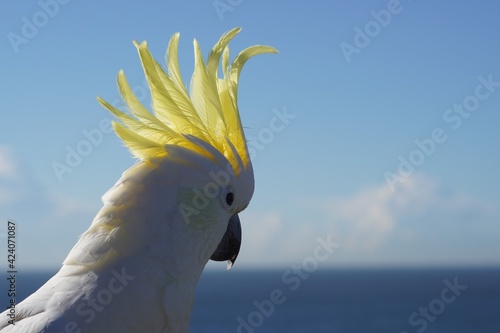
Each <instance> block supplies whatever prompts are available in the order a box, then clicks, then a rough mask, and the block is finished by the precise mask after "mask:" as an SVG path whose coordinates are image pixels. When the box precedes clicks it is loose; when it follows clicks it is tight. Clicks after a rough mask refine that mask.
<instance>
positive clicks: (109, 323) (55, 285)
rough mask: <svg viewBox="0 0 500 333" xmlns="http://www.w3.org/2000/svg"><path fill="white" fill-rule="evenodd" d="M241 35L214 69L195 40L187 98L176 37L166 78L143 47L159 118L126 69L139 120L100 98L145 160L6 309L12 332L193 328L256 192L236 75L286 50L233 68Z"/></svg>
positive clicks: (222, 50)
mask: <svg viewBox="0 0 500 333" xmlns="http://www.w3.org/2000/svg"><path fill="white" fill-rule="evenodd" d="M239 31H240V29H239V28H235V29H232V30H230V31H228V32H227V33H225V34H224V35H222V37H221V38H220V39H219V41H218V42H217V43H216V44H215V46H214V47H213V48H212V50H211V52H210V54H209V56H208V59H207V61H206V63H205V61H204V59H203V57H202V54H201V51H200V48H199V46H198V43H197V42H196V40H195V41H194V56H195V65H194V72H193V76H192V78H191V86H190V93H189V94H188V92H187V89H186V87H185V86H184V83H183V81H182V77H181V74H180V71H179V64H178V55H177V53H178V52H177V50H178V42H179V34H178V33H177V34H174V35H173V37H172V38H171V39H170V43H169V46H168V51H167V57H166V62H167V68H168V71H167V72H165V71H164V70H163V69H162V67H161V66H160V65H159V64H158V62H157V61H156V60H155V59H154V58H153V57H152V55H151V53H150V52H149V50H148V46H147V44H146V42H142V43H140V44H139V43H137V42H134V44H135V46H136V48H137V50H138V52H139V56H140V59H141V62H142V66H143V69H144V73H145V76H146V80H147V83H148V86H149V88H150V90H151V99H152V109H153V111H154V112H153V113H151V112H149V111H148V109H147V108H146V107H145V106H143V105H142V104H141V103H140V102H139V100H138V99H137V97H136V96H135V95H134V93H133V92H132V89H131V88H130V86H129V84H128V83H127V80H126V78H125V75H124V73H123V71H120V72H119V74H118V87H119V90H120V93H121V95H122V96H123V99H124V101H125V102H126V104H127V106H128V111H129V113H125V112H122V111H120V110H118V109H116V108H115V107H113V106H112V105H111V104H109V103H107V102H106V101H104V100H103V99H101V98H98V100H99V102H100V103H101V104H102V105H103V106H104V107H105V108H106V109H108V110H109V111H110V112H111V113H113V114H114V115H115V116H116V117H117V118H118V120H119V122H113V128H114V130H115V132H116V133H117V135H118V136H119V137H120V138H121V139H122V140H123V142H124V144H125V145H126V146H127V147H128V148H129V150H130V151H131V153H132V154H133V155H134V156H135V157H137V158H138V159H139V161H138V163H136V164H135V165H133V166H132V167H131V168H130V169H128V170H127V171H125V172H124V173H123V175H122V176H121V178H120V179H119V180H118V182H117V183H116V184H115V185H114V186H113V187H112V188H111V189H110V190H109V191H108V192H107V193H106V194H104V196H103V197H102V201H103V204H104V205H103V207H102V208H101V210H100V211H99V212H98V213H97V215H96V217H95V218H94V220H93V222H92V224H91V226H90V227H89V229H88V230H87V231H86V232H85V233H83V235H82V236H81V237H80V239H79V240H78V242H77V244H76V245H75V246H74V247H73V249H72V250H71V251H70V253H69V254H68V256H67V258H66V259H65V261H64V263H63V265H62V267H61V269H60V270H59V271H58V272H57V273H56V275H54V276H53V277H52V278H51V279H50V280H49V281H47V282H46V283H45V284H44V285H43V286H42V287H41V288H40V289H38V290H37V291H36V292H35V293H34V294H32V295H31V296H29V297H28V298H26V299H25V300H24V301H23V302H21V303H19V304H18V305H17V306H16V308H15V318H11V316H9V314H10V313H11V312H10V311H9V310H7V311H5V312H4V313H2V315H1V319H0V330H1V332H2V333H4V332H5V333H8V332H26V333H35V332H51V333H52V332H53V333H82V332H92V333H99V332H119V333H126V332H141V333H146V332H154V333H160V332H188V330H189V319H190V314H191V306H192V303H193V298H194V291H195V286H196V284H197V281H198V279H199V277H200V275H201V272H202V271H203V268H204V267H205V265H206V263H207V262H208V260H209V259H213V260H218V261H224V260H228V266H229V267H230V266H231V265H232V264H233V263H234V261H235V259H236V257H237V255H238V252H239V249H240V241H241V227H240V221H239V218H238V213H239V212H241V211H242V210H243V209H245V208H246V207H247V205H248V204H249V202H250V199H251V197H252V194H253V190H254V177H253V171H252V164H251V161H250V156H249V152H248V147H247V145H246V141H245V135H244V133H243V127H242V124H241V120H240V115H239V111H238V106H237V91H238V78H239V75H240V71H241V69H242V67H243V65H244V64H245V62H246V61H247V60H248V59H249V58H250V57H252V56H254V55H257V54H261V53H276V52H277V51H276V50H275V49H274V48H272V47H269V46H262V45H256V46H252V47H249V48H247V49H245V50H243V51H241V52H240V53H239V54H238V55H237V57H236V58H235V59H234V61H233V62H232V63H231V64H230V63H229V48H228V43H229V42H230V40H231V39H232V38H233V37H234V36H235V35H236V34H237V33H238V32H239ZM221 57H222V70H221V73H222V75H223V77H222V78H219V63H220V60H221ZM13 319H14V320H13ZM9 321H10V322H9Z"/></svg>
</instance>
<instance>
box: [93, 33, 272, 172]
mask: <svg viewBox="0 0 500 333" xmlns="http://www.w3.org/2000/svg"><path fill="white" fill-rule="evenodd" d="M240 30H241V29H240V28H235V29H232V30H230V31H228V32H227V33H225V34H224V35H222V37H221V38H220V39H219V41H218V42H217V44H215V46H214V47H213V48H212V51H211V52H210V54H209V56H208V59H207V63H206V64H205V62H204V60H203V57H202V55H201V51H200V48H199V46H198V43H197V42H196V40H194V55H195V64H194V72H193V76H192V78H191V86H190V93H189V94H188V92H187V90H186V87H185V86H184V83H183V82H182V77H181V75H180V71H179V62H178V55H177V53H178V43H179V33H176V34H174V35H173V36H172V38H171V39H170V43H169V45H168V51H167V57H166V62H167V67H168V72H165V71H164V70H163V69H162V68H161V66H160V65H159V64H158V62H157V61H156V60H155V59H154V58H153V57H152V55H151V53H150V52H149V50H148V46H147V44H146V42H142V43H141V44H139V43H137V42H134V45H135V46H136V47H137V50H138V52H139V56H140V59H141V62H142V67H143V69H144V74H145V76H146V80H147V83H148V86H149V89H150V91H151V98H152V109H153V111H154V113H151V112H149V110H147V109H146V107H145V106H144V105H143V104H141V102H139V100H138V99H137V97H136V96H135V95H134V93H133V92H132V89H131V88H130V86H129V85H128V83H127V80H126V78H125V74H124V73H123V71H120V72H119V73H118V87H119V89H120V93H121V95H122V97H123V99H124V101H125V102H126V104H127V107H128V110H129V111H130V114H127V113H124V112H122V111H120V110H118V109H116V108H115V107H113V106H112V105H110V104H109V103H107V102H106V101H104V100H103V99H101V98H99V97H98V100H99V102H100V103H101V104H102V105H103V106H104V107H105V108H106V109H108V110H109V111H110V112H111V113H113V114H114V115H115V116H116V117H117V118H118V119H119V120H121V123H118V122H113V128H114V130H115V132H116V133H117V134H118V136H119V137H120V138H121V139H122V140H123V142H124V143H125V145H126V146H127V147H128V148H129V149H130V151H131V152H132V154H133V155H134V156H136V157H137V158H139V159H141V160H148V159H150V158H154V157H163V156H167V155H168V151H167V150H166V149H165V145H179V146H183V147H185V148H188V149H191V150H193V151H196V152H197V153H199V154H203V155H205V156H207V157H210V158H215V156H212V154H211V153H210V152H208V151H207V150H206V149H203V148H202V147H201V146H200V145H199V144H196V143H195V140H191V139H190V137H189V136H194V137H196V138H198V139H201V140H203V141H205V142H207V143H209V144H211V145H212V146H213V147H215V148H216V149H217V150H218V151H219V152H220V153H221V154H222V155H224V156H225V157H226V158H227V160H228V161H229V162H230V163H231V165H232V167H233V169H234V170H235V172H236V173H237V174H238V173H239V169H240V167H239V165H240V164H241V163H242V164H243V168H245V169H246V167H247V165H248V163H249V161H250V157H249V155H248V149H247V145H246V141H245V135H244V133H243V128H242V125H241V119H240V115H239V112H238V103H237V101H238V99H237V97H238V96H237V94H238V78H239V75H240V72H241V69H242V67H243V65H244V64H245V62H246V61H247V60H248V59H249V58H251V57H252V56H254V55H257V54H261V53H277V51H276V50H275V49H274V48H272V47H269V46H262V45H255V46H251V47H249V48H246V49H245V50H243V51H241V52H240V53H239V54H238V55H237V56H236V58H235V59H234V61H233V62H232V63H231V64H229V47H228V44H229V41H230V40H231V39H232V38H233V37H234V36H235V35H236V34H237V33H238V32H239V31H240ZM221 56H222V73H223V78H219V77H218V71H219V63H220V59H221Z"/></svg>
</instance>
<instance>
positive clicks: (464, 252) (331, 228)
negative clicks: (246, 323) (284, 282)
mask: <svg viewBox="0 0 500 333" xmlns="http://www.w3.org/2000/svg"><path fill="white" fill-rule="evenodd" d="M4 6H6V7H5V8H4V9H3V10H2V11H0V36H1V39H0V54H1V59H2V61H1V65H0V66H1V67H0V68H1V76H0V91H1V94H2V108H1V114H2V120H1V122H0V220H1V221H2V224H1V225H3V226H4V227H2V228H3V230H0V233H3V235H4V236H5V232H6V227H5V225H6V221H7V219H14V220H15V221H17V223H18V252H19V261H18V263H19V265H21V266H22V267H24V268H26V269H28V268H55V267H58V266H59V265H60V263H61V262H62V261H63V260H64V258H65V256H66V254H67V252H68V251H69V250H70V249H71V247H72V246H73V244H74V243H75V242H76V240H77V239H78V236H79V235H80V234H81V233H82V232H83V231H84V230H85V229H86V228H87V227H88V225H89V224H90V222H91V221H92V218H93V216H94V215H95V213H96V212H97V211H98V209H99V208H100V205H101V201H100V197H101V196H102V194H104V192H105V191H106V190H107V189H108V188H109V187H111V186H112V185H113V184H114V182H115V181H116V180H117V179H118V178H119V177H120V175H121V173H122V172H123V171H124V170H126V169H127V168H128V167H130V166H131V165H132V164H133V163H134V160H133V159H132V158H131V157H130V154H129V152H128V151H127V150H126V149H125V148H124V147H122V144H121V142H120V141H119V140H118V138H117V137H116V136H115V135H114V134H113V133H108V132H107V131H105V127H102V126H101V123H102V122H104V123H106V122H107V121H108V120H109V119H111V116H110V115H109V114H108V113H107V112H106V111H105V110H104V109H102V108H101V107H100V105H98V103H97V101H96V96H102V97H104V98H105V99H107V100H108V101H111V102H114V103H116V105H120V100H119V95H118V92H117V88H116V74H117V73H118V71H119V70H120V69H123V70H124V71H125V73H126V74H127V77H128V79H129V82H130V84H131V86H132V87H134V88H135V90H136V91H137V93H138V94H139V95H140V96H139V97H141V96H143V98H144V102H145V103H146V104H148V103H149V101H148V99H147V94H146V93H145V91H146V90H145V87H144V83H143V82H144V79H143V76H142V73H141V67H140V63H139V61H138V56H137V54H136V51H135V48H134V47H133V45H132V40H139V41H142V40H147V41H148V44H149V46H150V49H151V50H152V53H153V54H154V55H155V56H156V58H157V59H163V57H164V53H165V49H166V46H167V44H168V40H169V38H170V36H171V35H172V34H173V33H175V32H180V33H181V42H180V59H181V70H182V72H183V76H184V78H185V81H186V82H189V79H190V75H191V71H192V64H193V56H192V40H193V38H197V39H198V41H199V43H200V45H201V48H202V50H203V52H204V54H205V55H207V54H208V52H209V50H210V48H211V46H212V45H213V44H214V43H215V42H216V40H217V39H218V37H219V36H220V35H221V34H222V33H223V32H225V31H227V30H229V29H231V28H233V27H235V26H241V27H243V31H242V32H241V33H240V34H239V35H238V36H237V37H236V38H235V39H234V40H233V42H232V43H231V50H232V52H233V55H234V54H235V53H236V52H238V51H239V50H241V49H243V48H244V47H247V46H250V45H254V44H268V45H272V46H274V47H276V48H277V49H279V51H280V53H279V54H278V55H262V56H258V57H256V58H254V59H252V60H251V61H250V62H249V63H248V64H247V65H246V67H245V69H244V71H243V74H242V76H241V85H240V100H239V102H240V111H241V113H242V117H243V123H244V126H245V127H246V130H247V132H246V133H247V138H248V139H252V145H253V146H252V147H253V148H254V151H255V154H254V155H255V156H254V157H255V158H254V168H255V178H256V192H255V194H254V198H253V200H252V203H251V205H250V207H249V208H248V209H247V210H246V211H245V212H244V213H243V214H242V215H241V218H242V223H243V229H244V235H243V236H244V238H243V245H242V251H241V254H240V257H239V259H238V265H241V267H255V266H265V267H289V266H290V265H291V264H294V263H296V264H297V263H302V262H304V260H306V259H307V258H309V257H311V256H313V254H314V250H315V248H316V247H317V246H318V244H319V243H318V237H320V238H322V239H323V240H325V239H328V238H329V239H331V240H332V241H334V242H335V243H336V244H338V245H339V247H338V248H336V249H335V251H334V252H333V253H332V254H331V255H330V256H329V257H328V258H327V260H324V261H322V262H321V265H322V267H325V268H326V267H344V266H370V267H373V266H377V267H378V266H436V265H438V266H442V265H497V266H498V265H499V264H500V257H499V255H498V253H500V245H499V244H500V243H499V242H498V239H499V238H500V207H499V204H498V203H499V202H500V191H499V190H498V189H499V188H500V177H498V170H499V167H500V152H499V148H498V143H499V142H500V131H499V130H498V125H499V124H500V62H499V61H498V59H500V48H499V47H498V31H500V22H499V21H498V15H497V14H498V12H499V10H500V8H499V7H500V5H499V4H497V3H495V2H492V1H489V2H471V1H455V2H440V3H436V2H431V1H409V0H406V1H403V0H402V1H400V2H398V1H370V2H356V3H355V4H354V3H352V2H333V1H332V2H326V1H312V2H307V3H306V2H290V1H288V2H285V1H273V2H269V1H263V0H258V1H257V0H255V1H244V0H241V1H228V0H221V1H168V2H167V1H158V0H156V1H155V0H152V1H147V2H138V1H135V2H132V1H130V2H127V3H126V4H125V3H124V2H123V1H107V2H97V1H93V0H91V1H85V2H83V1H75V0H73V1H63V0H59V2H56V0H46V1H43V0H41V1H38V2H37V1H24V2H12V1H11V2H9V3H8V4H4ZM277 115H281V117H282V118H283V115H288V118H286V120H281V121H282V124H283V126H282V127H280V128H282V130H281V129H280V130H274V131H273V130H271V128H272V126H271V123H272V122H273V121H274V122H276V121H277V120H275V118H276V117H278V116H277ZM280 119H281V118H280ZM100 126H101V127H100ZM97 132H98V133H100V134H96V133H97ZM85 133H87V134H88V133H94V135H95V136H94V143H91V145H90V146H88V142H89V139H88V138H87V136H86V134H85ZM85 142H87V144H86V143H85ZM78 148H80V149H85V148H87V152H86V153H85V154H86V156H80V157H81V159H79V160H75V161H74V166H73V167H71V173H69V172H67V173H64V174H62V175H59V177H58V175H57V174H56V173H55V172H54V169H53V165H54V162H58V163H62V164H66V158H67V155H68V151H70V150H77V149H78ZM2 244H5V242H2ZM2 246H4V245H2ZM216 266H217V267H222V266H223V265H222V266H221V264H218V265H216Z"/></svg>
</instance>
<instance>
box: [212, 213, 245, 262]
mask: <svg viewBox="0 0 500 333" xmlns="http://www.w3.org/2000/svg"><path fill="white" fill-rule="evenodd" d="M240 246H241V224H240V218H239V217H238V214H234V215H233V216H231V218H230V219H229V222H228V224H227V229H226V233H225V234H224V237H222V240H221V241H220V243H219V245H218V246H217V249H216V250H215V252H214V254H212V256H211V257H210V259H211V260H214V261H224V260H227V269H230V268H231V267H232V266H233V264H234V262H235V261H236V257H238V253H239V252H240Z"/></svg>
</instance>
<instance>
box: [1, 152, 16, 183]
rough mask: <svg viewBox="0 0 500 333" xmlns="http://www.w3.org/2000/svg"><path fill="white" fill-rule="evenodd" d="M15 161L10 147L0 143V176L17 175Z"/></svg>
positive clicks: (10, 176) (9, 176)
mask: <svg viewBox="0 0 500 333" xmlns="http://www.w3.org/2000/svg"><path fill="white" fill-rule="evenodd" d="M17 176H18V173H17V166H16V161H15V159H14V157H13V154H12V149H11V148H10V147H9V146H6V145H0V178H12V177H17Z"/></svg>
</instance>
